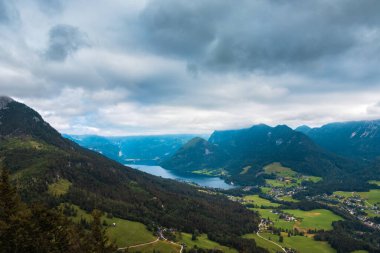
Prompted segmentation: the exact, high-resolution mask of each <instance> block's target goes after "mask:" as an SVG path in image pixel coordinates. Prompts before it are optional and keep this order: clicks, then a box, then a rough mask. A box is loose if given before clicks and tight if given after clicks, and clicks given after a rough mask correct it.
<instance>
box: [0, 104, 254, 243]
mask: <svg viewBox="0 0 380 253" xmlns="http://www.w3.org/2000/svg"><path fill="white" fill-rule="evenodd" d="M0 104H1V108H0V119H1V125H0V129H1V130H0V167H6V168H8V169H9V170H10V171H11V173H12V177H13V179H14V182H15V183H16V184H17V186H18V188H19V191H20V193H21V195H22V197H23V199H24V200H27V201H36V200H39V201H44V202H46V203H49V204H58V203H60V202H71V203H74V204H77V205H79V206H81V207H82V208H83V209H86V210H92V209H94V208H99V209H101V210H103V211H107V212H111V213H113V214H114V215H116V216H118V217H121V218H126V219H131V220H137V221H141V222H143V223H145V224H152V223H155V224H160V225H163V226H167V227H175V228H178V229H180V230H182V231H187V232H192V231H194V230H195V229H198V230H199V231H200V232H205V233H208V234H209V235H211V236H213V238H216V239H217V240H218V241H219V242H221V243H224V244H227V245H233V246H234V247H237V248H241V247H243V246H242V245H243V244H245V243H246V242H243V241H242V239H240V238H239V236H240V235H241V234H243V233H247V232H251V231H252V230H256V229H257V225H258V218H257V216H256V215H255V214H254V213H252V212H250V211H248V210H247V209H245V208H244V207H243V206H241V205H239V204H237V203H234V202H231V201H229V200H228V199H226V198H225V197H223V196H220V195H210V194H205V193H202V192H200V191H198V189H196V188H195V187H192V186H189V185H186V184H182V183H179V182H176V181H172V180H166V179H161V178H157V177H154V176H151V175H148V174H145V173H142V172H139V171H137V170H134V169H131V168H128V167H125V166H122V165H121V164H119V163H117V162H114V161H111V160H109V159H107V158H106V157H104V156H102V155H100V154H98V153H96V152H93V151H90V150H87V149H84V148H81V147H80V146H78V145H77V144H75V143H74V142H72V141H70V140H68V139H65V138H63V137H61V135H60V134H59V133H58V132H57V131H56V130H54V129H53V128H52V127H50V126H49V124H47V123H46V122H45V121H44V120H43V119H42V117H41V116H40V115H39V114H38V113H37V112H35V111H34V110H32V109H31V108H29V107H27V106H25V105H23V104H21V103H18V102H15V101H13V100H11V99H9V98H4V97H2V98H1V100H0ZM63 179H65V180H63ZM60 182H68V186H69V187H68V189H67V191H66V192H64V193H63V194H62V195H60V196H52V195H51V194H49V186H52V185H53V184H54V183H60ZM220 210H223V212H220ZM248 243H249V242H248ZM249 247H251V248H253V249H254V248H256V247H255V245H254V244H251V245H250V246H249Z"/></svg>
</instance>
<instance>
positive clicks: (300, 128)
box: [294, 125, 312, 133]
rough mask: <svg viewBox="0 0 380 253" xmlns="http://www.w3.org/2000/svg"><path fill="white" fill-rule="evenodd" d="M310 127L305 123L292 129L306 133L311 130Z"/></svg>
mask: <svg viewBox="0 0 380 253" xmlns="http://www.w3.org/2000/svg"><path fill="white" fill-rule="evenodd" d="M311 129H312V128H311V127H309V126H307V125H302V126H299V127H297V128H296V129H294V130H295V131H297V132H301V133H307V132H309V131H310V130H311Z"/></svg>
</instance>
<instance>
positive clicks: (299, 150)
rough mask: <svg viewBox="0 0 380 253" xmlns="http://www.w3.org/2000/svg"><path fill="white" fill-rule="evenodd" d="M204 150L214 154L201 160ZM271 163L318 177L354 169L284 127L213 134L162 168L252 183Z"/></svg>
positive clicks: (263, 127)
mask: <svg viewBox="0 0 380 253" xmlns="http://www.w3.org/2000/svg"><path fill="white" fill-rule="evenodd" d="M204 147H208V148H209V147H213V149H215V150H216V151H215V152H213V153H210V154H209V155H207V156H206V155H202V156H201V155H199V154H203V153H204V152H203V150H204V149H205V148H204ZM197 149H198V150H197ZM193 154H198V156H195V155H193ZM189 157H191V159H189ZM189 160H192V163H190V162H189ZM273 162H281V164H283V165H284V166H287V167H290V168H292V169H294V170H295V171H297V172H300V173H304V174H307V175H314V176H320V177H330V176H337V175H340V174H342V173H345V172H347V171H353V170H355V169H357V167H356V166H355V163H353V162H352V161H350V160H348V159H345V158H342V157H339V156H337V155H334V154H332V153H330V152H328V151H325V150H324V149H323V148H321V147H320V146H318V145H316V144H315V143H314V142H313V141H312V140H311V139H310V138H309V137H307V136H306V135H305V134H303V133H301V132H298V131H294V130H292V129H291V128H289V127H287V126H285V125H279V126H276V127H270V126H267V125H264V124H260V125H255V126H252V127H251V128H247V129H239V130H228V131H215V132H214V133H213V134H212V135H211V136H210V138H209V140H208V141H207V142H206V141H203V142H202V145H188V144H186V145H185V146H184V147H183V148H182V149H180V150H179V151H178V152H177V153H176V154H174V155H173V157H171V158H170V159H168V160H167V161H165V162H163V163H162V166H163V167H165V168H168V169H172V170H186V171H199V170H204V169H206V170H207V169H211V170H216V169H219V170H223V171H227V173H228V174H229V176H230V178H231V180H235V181H238V182H239V183H252V182H253V181H255V180H256V178H257V177H258V176H259V175H260V172H261V171H262V168H263V167H264V166H265V165H268V164H270V163H273Z"/></svg>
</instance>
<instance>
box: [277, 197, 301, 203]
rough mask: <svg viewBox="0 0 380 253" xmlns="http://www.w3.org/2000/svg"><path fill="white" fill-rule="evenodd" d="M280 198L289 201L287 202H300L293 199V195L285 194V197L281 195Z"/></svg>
mask: <svg viewBox="0 0 380 253" xmlns="http://www.w3.org/2000/svg"><path fill="white" fill-rule="evenodd" d="M278 199H280V200H283V201H287V202H299V200H297V199H293V198H292V197H291V196H283V197H280V198H278Z"/></svg>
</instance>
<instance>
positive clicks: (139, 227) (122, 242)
mask: <svg viewBox="0 0 380 253" xmlns="http://www.w3.org/2000/svg"><path fill="white" fill-rule="evenodd" d="M74 208H75V209H76V210H77V216H76V217H73V220H74V221H76V222H79V221H80V219H81V218H84V219H86V220H87V221H91V215H90V214H88V213H86V212H85V211H84V210H82V209H80V208H78V207H77V206H74ZM103 220H105V221H106V222H107V224H108V225H112V224H113V223H116V226H115V227H113V226H109V227H108V228H107V235H108V236H109V238H110V239H111V241H115V243H116V245H117V246H118V247H126V246H131V245H136V244H140V243H146V242H151V241H154V240H155V239H156V237H155V236H154V235H153V234H152V233H151V232H150V231H148V230H147V229H146V227H145V225H144V224H142V223H139V222H134V221H128V220H123V219H119V218H107V217H105V216H103V218H102V221H103Z"/></svg>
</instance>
